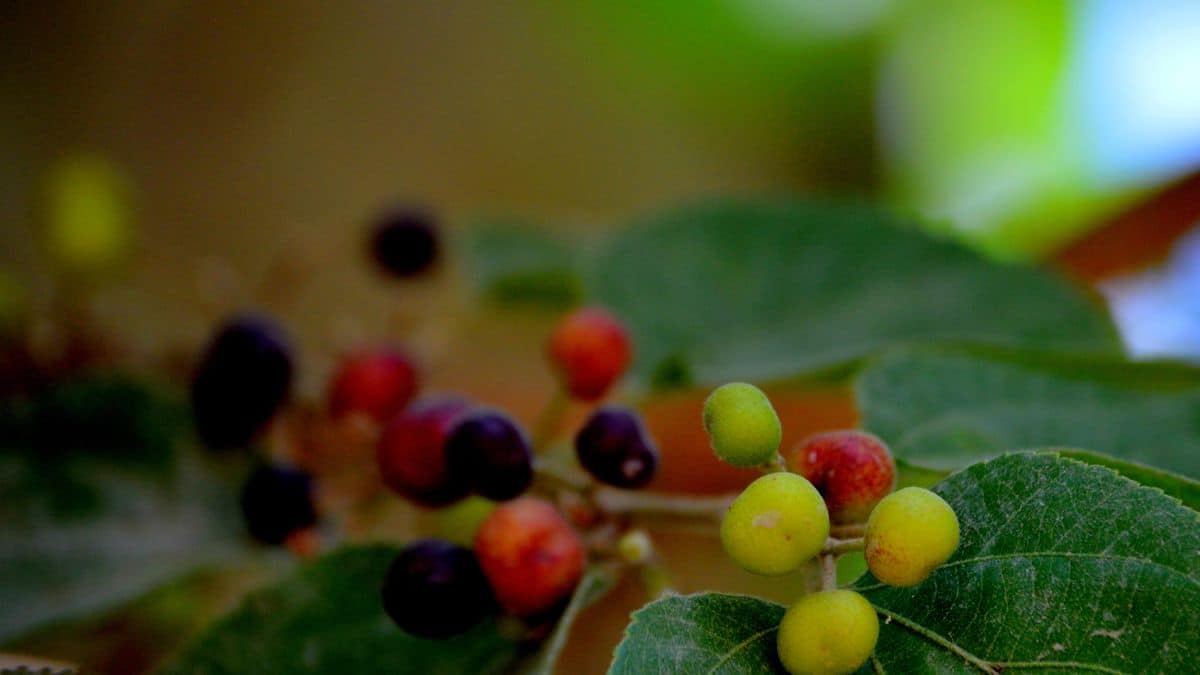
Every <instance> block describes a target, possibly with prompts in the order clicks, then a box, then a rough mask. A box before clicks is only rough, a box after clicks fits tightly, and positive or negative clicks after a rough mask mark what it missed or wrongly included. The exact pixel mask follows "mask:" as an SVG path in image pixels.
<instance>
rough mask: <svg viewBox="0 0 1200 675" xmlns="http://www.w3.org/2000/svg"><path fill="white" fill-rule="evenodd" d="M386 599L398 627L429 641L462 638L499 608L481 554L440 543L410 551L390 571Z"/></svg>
mask: <svg viewBox="0 0 1200 675" xmlns="http://www.w3.org/2000/svg"><path fill="white" fill-rule="evenodd" d="M380 595H381V596H382V599H383V609H384V611H386V612H387V614H388V616H390V617H391V618H392V621H395V622H396V625H397V626H399V627H400V628H401V629H403V630H404V631H405V632H407V633H410V634H412V635H416V636H418V637H423V638H429V639H444V638H448V637H451V636H453V635H457V634H459V633H462V632H463V631H465V630H467V629H468V628H471V627H472V626H474V625H475V624H477V623H479V622H480V621H482V620H483V619H484V618H486V617H487V616H488V615H489V614H491V613H492V612H493V611H494V609H495V601H494V600H493V598H492V593H491V589H489V588H488V584H487V580H486V579H485V578H484V576H483V572H482V571H481V570H480V569H479V563H478V562H477V561H476V559H475V554H473V553H472V552H471V550H470V549H467V548H463V547H461V546H455V545H454V544H451V543H449V542H445V541H438V540H436V539H426V540H422V541H418V542H415V543H413V544H410V545H408V546H407V547H405V549H404V550H403V551H401V552H400V555H398V556H396V559H395V560H393V561H392V564H391V566H390V567H389V568H388V571H387V574H386V576H385V577H384V579H383V589H382V590H381V592H380Z"/></svg>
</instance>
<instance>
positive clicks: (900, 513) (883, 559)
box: [865, 487, 958, 586]
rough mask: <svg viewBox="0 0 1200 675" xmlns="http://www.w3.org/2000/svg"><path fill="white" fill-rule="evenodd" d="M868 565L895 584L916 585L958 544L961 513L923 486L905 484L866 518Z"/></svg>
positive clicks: (950, 553)
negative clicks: (955, 512) (905, 486)
mask: <svg viewBox="0 0 1200 675" xmlns="http://www.w3.org/2000/svg"><path fill="white" fill-rule="evenodd" d="M865 539H866V541H865V545H866V550H865V555H866V558H867V567H869V568H870V570H871V573H872V574H874V575H875V577H876V578H877V579H879V580H880V581H882V582H883V583H885V584H890V585H892V586H915V585H916V584H919V583H921V582H922V581H924V580H925V579H926V578H927V577H928V576H929V575H930V574H933V571H934V570H935V569H937V568H938V566H939V565H941V564H942V563H944V562H946V561H947V560H949V559H950V556H951V555H953V554H954V550H955V549H957V548H958V516H956V515H955V514H954V509H952V508H950V505H949V504H947V503H946V500H944V499H942V498H941V497H939V496H937V495H936V494H934V493H933V492H930V491H929V490H926V489H925V488H918V487H907V488H904V489H903V490H898V491H896V492H893V493H892V494H890V495H888V496H887V497H884V498H883V501H881V502H879V505H878V506H876V507H875V510H874V511H872V512H871V517H870V518H868V519H867V532H866V538H865Z"/></svg>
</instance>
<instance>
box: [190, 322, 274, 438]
mask: <svg viewBox="0 0 1200 675" xmlns="http://www.w3.org/2000/svg"><path fill="white" fill-rule="evenodd" d="M291 384H292V358H291V355H290V349H289V347H288V344H287V339H286V338H285V337H284V334H283V331H282V330H281V329H280V328H279V327H278V326H277V325H276V324H275V323H274V322H273V321H271V320H270V319H267V318H265V317H259V316H243V317H239V318H236V319H234V320H232V321H230V322H228V323H226V324H225V325H223V326H222V327H221V328H220V329H219V330H218V331H217V333H216V335H215V336H214V337H213V339H212V342H211V343H210V344H209V346H208V349H207V350H206V351H205V353H204V356H203V357H201V359H200V364H199V366H198V367H197V368H196V372H195V375H194V377H193V380H192V391H191V397H192V413H193V416H194V419H195V424H196V432H197V433H198V434H199V436H200V439H201V440H202V441H204V443H205V444H206V445H208V446H209V447H212V448H230V447H236V446H242V445H245V444H247V443H248V442H249V441H250V440H251V439H252V438H253V437H254V435H255V434H256V433H258V431H259V430H260V429H262V427H263V426H264V425H265V424H266V423H267V422H268V421H270V419H271V418H272V417H273V416H274V415H275V411H276V410H278V409H279V406H280V405H282V404H283V402H284V400H286V399H287V395H288V390H289V389H290V388H291Z"/></svg>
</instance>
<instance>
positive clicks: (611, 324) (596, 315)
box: [546, 307, 633, 401]
mask: <svg viewBox="0 0 1200 675" xmlns="http://www.w3.org/2000/svg"><path fill="white" fill-rule="evenodd" d="M546 351H547V353H548V355H549V357H550V361H551V363H553V364H554V366H555V367H556V368H557V369H558V371H559V374H560V376H561V377H562V379H563V381H564V383H565V384H566V387H567V390H568V391H569V392H570V393H571V395H572V396H574V397H575V398H578V399H581V400H584V401H595V400H598V399H600V398H602V397H603V396H604V394H605V393H606V392H607V391H608V390H609V388H610V387H612V385H613V383H614V382H616V381H617V379H618V378H620V377H621V375H623V374H624V373H625V369H626V368H628V367H629V362H630V361H631V360H632V358H633V347H632V345H631V344H630V341H629V334H628V332H627V331H626V330H625V326H623V325H622V324H621V322H619V321H618V320H617V319H616V317H614V316H613V315H612V314H609V313H608V312H607V311H605V310H603V309H600V308H599V307H585V308H583V309H579V310H576V311H574V312H572V313H571V314H569V315H567V316H566V318H564V319H563V320H562V321H560V322H559V324H558V326H557V327H556V328H555V329H554V332H553V333H552V334H551V335H550V341H549V343H548V345H547V350H546Z"/></svg>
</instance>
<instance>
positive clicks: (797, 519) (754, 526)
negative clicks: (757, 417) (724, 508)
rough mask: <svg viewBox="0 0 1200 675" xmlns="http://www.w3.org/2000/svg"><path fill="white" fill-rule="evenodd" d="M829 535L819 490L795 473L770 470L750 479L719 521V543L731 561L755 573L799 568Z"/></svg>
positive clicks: (825, 512) (819, 548) (827, 519)
mask: <svg viewBox="0 0 1200 675" xmlns="http://www.w3.org/2000/svg"><path fill="white" fill-rule="evenodd" d="M828 536H829V512H828V511H827V510H826V509H825V500H824V499H822V498H821V493H819V492H817V489H816V488H815V487H813V486H812V483H809V482H808V481H807V480H805V479H804V478H802V477H800V476H797V475H796V474H794V473H772V474H768V475H766V476H763V477H762V478H759V479H758V480H756V481H754V482H753V483H751V484H750V485H749V486H747V487H746V489H745V490H744V491H742V494H740V495H738V497H737V499H735V500H733V504H732V505H730V507H729V512H728V513H726V514H725V519H724V520H722V521H721V544H722V545H723V546H724V547H725V552H726V553H728V554H729V557H731V558H733V560H734V562H736V563H737V564H738V565H741V566H742V567H743V568H745V569H746V570H748V571H750V572H753V573H755V574H763V575H768V576H776V575H780V574H787V573H789V572H794V571H795V570H797V569H799V568H800V566H801V565H803V564H804V563H806V562H808V561H809V560H811V559H812V558H813V556H815V555H817V553H819V552H820V551H821V547H822V546H824V545H825V539H826V537H828Z"/></svg>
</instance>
